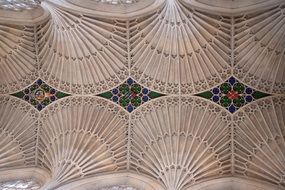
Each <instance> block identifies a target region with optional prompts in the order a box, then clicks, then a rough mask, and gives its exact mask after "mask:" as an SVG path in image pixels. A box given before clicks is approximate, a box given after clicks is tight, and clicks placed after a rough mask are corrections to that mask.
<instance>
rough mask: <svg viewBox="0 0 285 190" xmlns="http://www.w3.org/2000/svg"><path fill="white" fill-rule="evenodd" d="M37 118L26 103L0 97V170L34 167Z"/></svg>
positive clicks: (33, 109) (34, 110) (12, 98)
mask: <svg viewBox="0 0 285 190" xmlns="http://www.w3.org/2000/svg"><path fill="white" fill-rule="evenodd" d="M37 117H38V112H37V110H36V109H35V108H33V107H32V106H31V105H29V104H27V103H26V102H23V101H21V100H18V99H16V98H14V97H8V96H0V170H1V169H3V168H15V167H24V166H26V167H31V166H35V153H36V135H37ZM15 118H17V119H15Z"/></svg>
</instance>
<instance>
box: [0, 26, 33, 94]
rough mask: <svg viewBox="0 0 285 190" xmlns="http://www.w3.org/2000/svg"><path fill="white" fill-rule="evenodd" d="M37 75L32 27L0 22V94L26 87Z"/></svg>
mask: <svg viewBox="0 0 285 190" xmlns="http://www.w3.org/2000/svg"><path fill="white" fill-rule="evenodd" d="M37 75H38V74H37V62H36V50H35V34H34V27H33V26H20V25H8V24H1V23H0V94H4V93H7V94H8V93H11V92H15V91H17V90H20V89H22V88H24V87H26V86H27V85H29V84H31V83H32V82H33V81H34V80H35V79H36V78H37Z"/></svg>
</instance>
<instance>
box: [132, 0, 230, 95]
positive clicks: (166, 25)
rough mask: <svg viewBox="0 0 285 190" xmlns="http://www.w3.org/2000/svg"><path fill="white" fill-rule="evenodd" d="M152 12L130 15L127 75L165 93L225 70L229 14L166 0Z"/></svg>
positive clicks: (212, 80) (185, 89)
mask: <svg viewBox="0 0 285 190" xmlns="http://www.w3.org/2000/svg"><path fill="white" fill-rule="evenodd" d="M165 3H166V5H165V6H164V7H163V8H162V9H160V10H159V11H157V12H156V13H154V14H151V15H148V16H146V17H141V18H138V19H135V20H131V21H130V56H131V76H132V77H133V78H134V79H135V80H136V81H138V82H139V83H141V84H142V85H145V86H147V87H149V88H152V89H154V90H156V91H158V92H161V93H167V94H178V93H181V94H193V93H197V92H201V91H203V89H205V88H210V87H212V86H214V85H215V84H219V83H220V82H222V81H224V80H226V79H227V78H228V77H229V76H230V74H231V70H230V63H231V61H230V55H231V45H230V41H231V40H230V38H231V18H230V17H227V16H225V17H224V16H218V15H212V14H208V13H207V12H201V11H196V10H194V9H191V8H188V7H186V6H184V5H183V4H182V3H181V2H180V1H176V0H167V1H165Z"/></svg>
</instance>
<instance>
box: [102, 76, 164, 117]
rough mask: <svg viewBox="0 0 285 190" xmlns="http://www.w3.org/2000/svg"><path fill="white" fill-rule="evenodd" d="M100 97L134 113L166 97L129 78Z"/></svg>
mask: <svg viewBox="0 0 285 190" xmlns="http://www.w3.org/2000/svg"><path fill="white" fill-rule="evenodd" d="M98 96H101V97H103V98H106V99H109V100H112V101H113V102H115V103H117V104H119V105H120V106H122V107H123V108H125V109H126V110H128V112H132V111H133V110H134V109H136V108H137V107H139V106H140V105H142V104H143V103H145V102H147V101H149V100H151V99H154V98H158V97H160V96H164V95H163V94H160V93H157V92H154V91H151V90H149V89H148V88H145V87H143V86H141V85H139V84H138V83H136V82H135V81H134V80H133V79H132V78H129V79H128V80H127V81H126V82H124V83H123V84H121V85H119V86H118V87H116V88H114V89H112V90H110V91H108V92H104V93H102V94H99V95H98Z"/></svg>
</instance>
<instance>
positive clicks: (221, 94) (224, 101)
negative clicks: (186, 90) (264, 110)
mask: <svg viewBox="0 0 285 190" xmlns="http://www.w3.org/2000/svg"><path fill="white" fill-rule="evenodd" d="M196 96H200V97H203V98H206V99H209V100H211V101H213V102H215V103H217V104H219V105H221V106H223V107H224V108H226V109H227V110H228V111H229V112H231V113H234V112H235V111H237V110H238V109H239V108H241V107H242V106H244V105H246V104H248V103H250V102H252V101H254V100H257V99H260V98H263V97H266V96H270V94H266V93H263V92H260V91H257V90H255V89H253V88H250V87H248V86H246V85H244V84H242V83H241V82H239V81H238V80H237V79H235V78H234V77H230V78H229V79H228V80H227V81H226V82H224V83H223V84H221V85H219V86H217V87H215V88H213V89H212V90H209V91H206V92H202V93H199V94H196Z"/></svg>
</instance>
